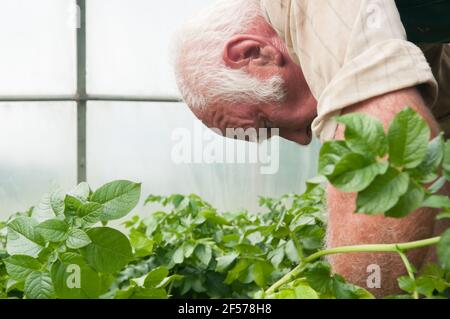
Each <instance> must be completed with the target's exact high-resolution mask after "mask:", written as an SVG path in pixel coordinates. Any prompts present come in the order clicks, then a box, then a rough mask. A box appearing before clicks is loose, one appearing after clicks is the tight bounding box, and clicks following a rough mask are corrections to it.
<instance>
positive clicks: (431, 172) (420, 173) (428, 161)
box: [411, 135, 444, 183]
mask: <svg viewBox="0 0 450 319" xmlns="http://www.w3.org/2000/svg"><path fill="white" fill-rule="evenodd" d="M443 149H444V139H443V137H442V135H439V136H437V137H436V138H434V139H433V140H432V141H431V142H430V143H429V145H428V150H427V155H426V156H425V159H424V160H423V162H422V163H420V165H419V166H418V167H416V168H415V169H414V170H412V171H411V177H412V178H414V179H416V180H417V181H418V182H421V183H431V182H433V181H434V180H436V179H437V178H438V168H439V166H440V165H441V163H442V159H443V158H444V150H443Z"/></svg>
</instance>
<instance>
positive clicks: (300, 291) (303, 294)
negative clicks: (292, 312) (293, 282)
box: [294, 284, 319, 300]
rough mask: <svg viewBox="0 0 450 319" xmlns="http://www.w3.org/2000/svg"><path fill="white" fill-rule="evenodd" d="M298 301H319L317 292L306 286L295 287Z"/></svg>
mask: <svg viewBox="0 0 450 319" xmlns="http://www.w3.org/2000/svg"><path fill="white" fill-rule="evenodd" d="M294 291H295V297H296V299H309V300H310V299H319V295H318V294H317V292H316V291H315V290H314V289H312V288H311V287H310V286H308V285H306V284H301V285H297V286H295V289H294Z"/></svg>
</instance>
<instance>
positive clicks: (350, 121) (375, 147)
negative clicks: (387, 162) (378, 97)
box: [337, 113, 388, 158]
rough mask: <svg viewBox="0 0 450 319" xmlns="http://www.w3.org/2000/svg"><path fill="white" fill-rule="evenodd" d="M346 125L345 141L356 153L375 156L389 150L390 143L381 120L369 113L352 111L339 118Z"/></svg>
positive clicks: (382, 154) (384, 153)
mask: <svg viewBox="0 0 450 319" xmlns="http://www.w3.org/2000/svg"><path fill="white" fill-rule="evenodd" d="M337 121H338V122H339V123H342V124H344V125H345V141H346V143H347V146H348V147H349V148H350V149H351V150H352V151H353V152H356V153H359V154H362V155H364V156H370V157H371V158H374V157H376V156H380V157H382V156H384V155H386V153H387V151H388V143H387V138H386V134H385V133H384V128H383V125H382V124H381V122H380V121H379V120H377V119H375V118H373V117H371V116H369V115H366V114H362V113H352V114H349V115H345V116H341V117H339V118H337Z"/></svg>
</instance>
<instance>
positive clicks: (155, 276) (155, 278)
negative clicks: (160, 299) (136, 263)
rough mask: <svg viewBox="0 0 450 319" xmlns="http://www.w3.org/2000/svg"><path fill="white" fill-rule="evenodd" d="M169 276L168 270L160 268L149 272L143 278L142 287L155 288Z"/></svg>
mask: <svg viewBox="0 0 450 319" xmlns="http://www.w3.org/2000/svg"><path fill="white" fill-rule="evenodd" d="M168 275H169V269H167V267H164V266H161V267H158V268H155V269H153V270H152V271H150V272H149V273H148V275H147V277H145V281H144V287H146V288H152V287H153V288H155V287H157V286H158V285H159V284H160V283H161V282H162V281H163V280H164V279H165V278H166V277H167V276H168Z"/></svg>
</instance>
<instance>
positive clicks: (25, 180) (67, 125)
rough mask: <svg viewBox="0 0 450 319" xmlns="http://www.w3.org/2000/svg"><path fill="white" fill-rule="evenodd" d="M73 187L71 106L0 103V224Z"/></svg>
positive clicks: (72, 108) (74, 147)
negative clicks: (45, 197)
mask: <svg viewBox="0 0 450 319" xmlns="http://www.w3.org/2000/svg"><path fill="white" fill-rule="evenodd" d="M75 183H76V109H75V104H74V103H70V102H67V103H60V102H58V103H57V102H55V103H44V102H40V103H36V102H33V103H31V102H30V103H22V102H16V103H0V219H2V218H3V219H4V218H5V217H6V216H9V215H10V214H11V213H15V212H16V211H24V210H26V209H28V208H29V207H30V206H32V205H35V204H37V202H38V201H39V199H40V198H41V196H42V195H44V194H45V193H46V192H47V191H48V190H49V189H50V188H51V187H53V185H54V184H55V185H59V186H61V187H62V188H64V189H70V188H72V187H73V185H75Z"/></svg>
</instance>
